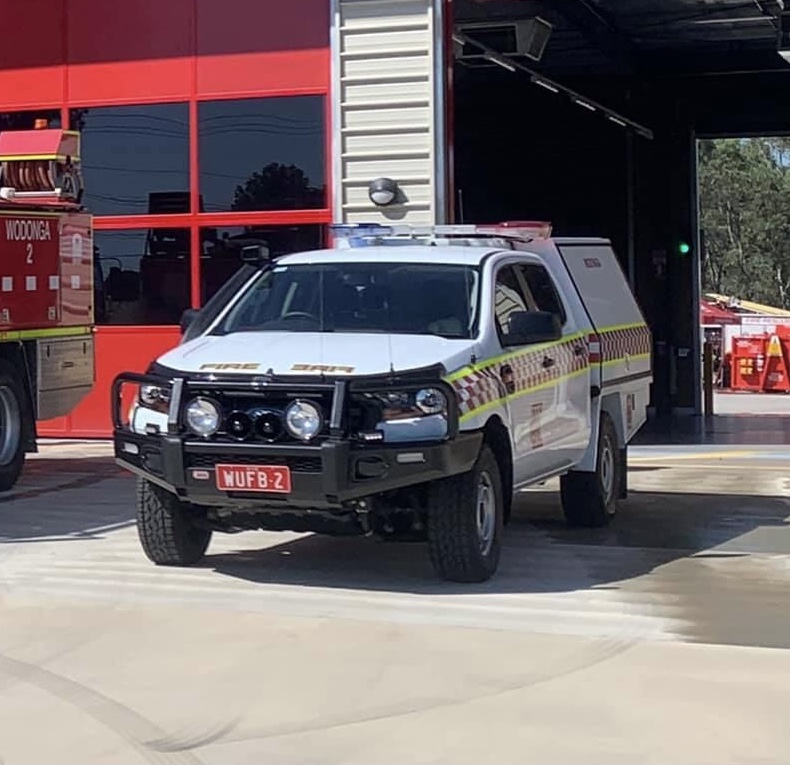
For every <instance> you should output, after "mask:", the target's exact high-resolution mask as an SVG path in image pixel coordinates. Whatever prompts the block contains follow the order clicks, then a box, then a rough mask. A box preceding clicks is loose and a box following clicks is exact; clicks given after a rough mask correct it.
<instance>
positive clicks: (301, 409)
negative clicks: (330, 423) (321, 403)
mask: <svg viewBox="0 0 790 765" xmlns="http://www.w3.org/2000/svg"><path fill="white" fill-rule="evenodd" d="M323 424H324V418H323V417H322V415H321V410H320V409H319V408H318V407H317V406H316V405H315V404H313V403H311V402H310V401H294V402H293V403H292V404H291V405H290V406H289V407H288V408H287V409H286V410H285V427H286V428H288V432H289V433H290V434H291V435H292V436H293V437H294V438H298V439H299V440H300V441H309V440H310V439H311V438H315V437H316V436H317V435H318V433H319V432H320V430H321V427H322V426H323Z"/></svg>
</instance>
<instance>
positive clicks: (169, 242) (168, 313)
mask: <svg viewBox="0 0 790 765" xmlns="http://www.w3.org/2000/svg"><path fill="white" fill-rule="evenodd" d="M94 240H95V248H96V270H97V274H96V283H97V285H100V287H99V288H98V289H97V292H98V293H99V294H97V296H96V298H97V299H96V305H97V322H98V323H100V324H178V323H179V321H180V319H181V314H182V313H183V312H184V311H185V310H186V309H187V308H189V306H190V285H191V277H190V267H189V229H186V228H176V229H162V228H159V229H150V230H146V229H134V230H129V231H96V232H95V234H94Z"/></svg>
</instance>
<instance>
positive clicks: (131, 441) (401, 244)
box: [113, 223, 652, 582]
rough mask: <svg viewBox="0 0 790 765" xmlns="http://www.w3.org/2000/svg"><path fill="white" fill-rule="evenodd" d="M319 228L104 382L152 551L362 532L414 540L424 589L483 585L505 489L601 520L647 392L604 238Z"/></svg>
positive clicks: (632, 311)
mask: <svg viewBox="0 0 790 765" xmlns="http://www.w3.org/2000/svg"><path fill="white" fill-rule="evenodd" d="M333 233H334V236H335V248H334V249H327V250H320V251H314V252H303V253H298V254H292V255H286V256H283V257H279V258H272V259H267V258H266V253H265V252H261V253H260V259H259V261H258V262H257V263H256V265H254V266H251V265H248V266H245V268H243V269H242V270H241V271H240V272H239V273H238V274H236V276H235V277H234V278H233V279H231V281H230V282H228V284H226V285H225V287H223V289H222V290H220V292H219V293H218V294H217V295H216V296H215V297H214V298H213V299H212V300H211V301H210V302H209V303H208V304H207V305H206V306H205V307H204V308H203V309H202V310H201V311H200V312H192V313H189V314H188V315H186V316H185V321H184V322H183V324H182V327H183V329H184V339H183V342H182V344H181V345H179V346H178V347H177V348H175V349H174V350H172V351H170V352H169V353H166V354H165V355H163V356H162V357H160V358H159V359H158V360H157V361H156V362H155V363H154V364H152V366H151V367H150V369H149V371H148V374H146V375H137V374H131V373H125V374H123V375H120V376H119V377H118V378H117V379H116V381H115V385H114V394H113V400H114V403H113V419H114V423H115V435H114V439H115V454H116V457H117V459H118V461H119V463H120V464H121V465H122V466H123V467H125V468H127V469H129V470H131V471H133V472H135V473H136V474H138V476H139V488H138V519H137V520H138V529H139V533H140V539H141V541H142V545H143V548H144V550H145V553H146V554H147V556H148V557H149V558H150V559H151V560H152V561H153V562H154V563H157V564H162V565H189V564H194V563H196V562H197V561H199V560H200V559H201V558H202V557H203V555H204V553H205V552H206V549H207V547H208V544H209V541H210V538H211V534H212V532H213V531H224V532H236V531H240V530H244V529H269V530H292V531H303V532H322V533H328V534H371V533H372V534H377V535H380V536H382V537H386V538H392V539H415V538H417V539H425V540H427V543H428V549H429V551H430V556H431V560H432V562H433V564H434V567H435V569H436V571H437V573H438V574H439V575H440V576H441V577H443V578H445V579H449V580H454V581H462V582H480V581H484V580H486V579H488V578H489V577H491V576H492V575H493V574H494V572H495V571H496V569H497V565H498V563H499V558H500V549H501V544H502V534H503V526H504V524H505V523H506V522H507V520H508V517H509V515H510V510H511V505H512V500H513V496H514V493H515V492H516V491H518V490H519V489H522V488H524V487H527V486H530V485H533V484H537V483H540V482H543V481H546V480H547V479H549V478H551V477H554V476H561V493H562V506H563V509H564V512H565V516H566V519H567V521H568V522H569V523H571V524H573V525H578V526H602V525H605V524H606V523H608V522H609V519H610V518H611V516H612V515H614V513H615V510H616V507H617V503H618V500H619V499H622V498H624V497H625V496H626V492H627V488H626V449H627V445H628V443H629V441H630V440H631V438H632V437H633V436H634V434H635V433H636V432H637V430H638V429H639V428H640V427H641V426H642V424H643V423H644V422H645V419H646V411H647V405H648V398H649V387H650V383H651V381H652V373H651V345H652V340H651V335H650V331H649V329H648V327H647V325H646V324H645V320H644V318H643V316H642V313H641V311H640V309H639V307H638V305H637V303H636V301H635V300H634V297H633V294H632V292H631V290H630V288H629V285H628V282H627V281H626V279H625V277H624V275H623V271H622V269H621V268H620V265H619V263H618V261H617V258H616V256H615V254H614V252H613V250H612V247H611V244H610V243H609V241H607V240H605V239H552V238H551V226H550V224H545V223H509V224H508V223H504V224H500V225H497V226H439V227H431V228H429V229H428V228H426V229H416V228H407V227H385V226H367V225H363V226H335V227H333ZM130 387H131V388H133V390H130V391H128V392H129V393H133V396H134V398H133V400H132V399H131V398H130V396H128V395H125V391H127V389H128V388H130ZM125 412H128V416H124V413H125Z"/></svg>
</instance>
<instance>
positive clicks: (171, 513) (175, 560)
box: [137, 478, 211, 566]
mask: <svg viewBox="0 0 790 765" xmlns="http://www.w3.org/2000/svg"><path fill="white" fill-rule="evenodd" d="M137 533H138V534H139V536H140V542H141V544H142V546H143V550H144V552H145V554H146V556H147V557H148V559H149V560H150V561H152V562H153V563H156V564H157V566H191V565H193V564H194V563H197V562H199V561H200V560H201V559H202V558H203V556H204V555H205V553H206V550H207V549H208V545H209V542H210V541H211V530H210V529H202V528H200V527H199V526H196V525H195V523H194V521H193V519H192V517H191V516H190V514H189V506H188V505H186V504H185V503H184V502H182V501H181V500H180V499H178V497H176V496H175V495H174V494H171V493H170V492H169V491H167V490H166V489H163V488H161V487H160V486H157V485H156V484H153V483H151V482H150V481H146V480H145V479H144V478H138V479H137Z"/></svg>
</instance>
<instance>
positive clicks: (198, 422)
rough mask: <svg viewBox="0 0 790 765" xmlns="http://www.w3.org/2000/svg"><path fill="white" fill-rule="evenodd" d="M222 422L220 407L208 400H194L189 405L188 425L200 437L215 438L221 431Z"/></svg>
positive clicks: (187, 410)
mask: <svg viewBox="0 0 790 765" xmlns="http://www.w3.org/2000/svg"><path fill="white" fill-rule="evenodd" d="M221 420H222V414H221V413H220V411H219V407H218V406H217V405H216V404H215V403H214V402H213V401H210V400H209V399H207V398H193V399H192V401H190V402H189V403H188V404H187V408H186V421H187V425H188V426H189V429H190V430H191V431H192V432H193V433H195V434H196V435H198V436H202V437H203V438H207V437H208V436H213V435H214V434H215V433H216V432H217V431H218V430H219V425H220V422H221Z"/></svg>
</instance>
